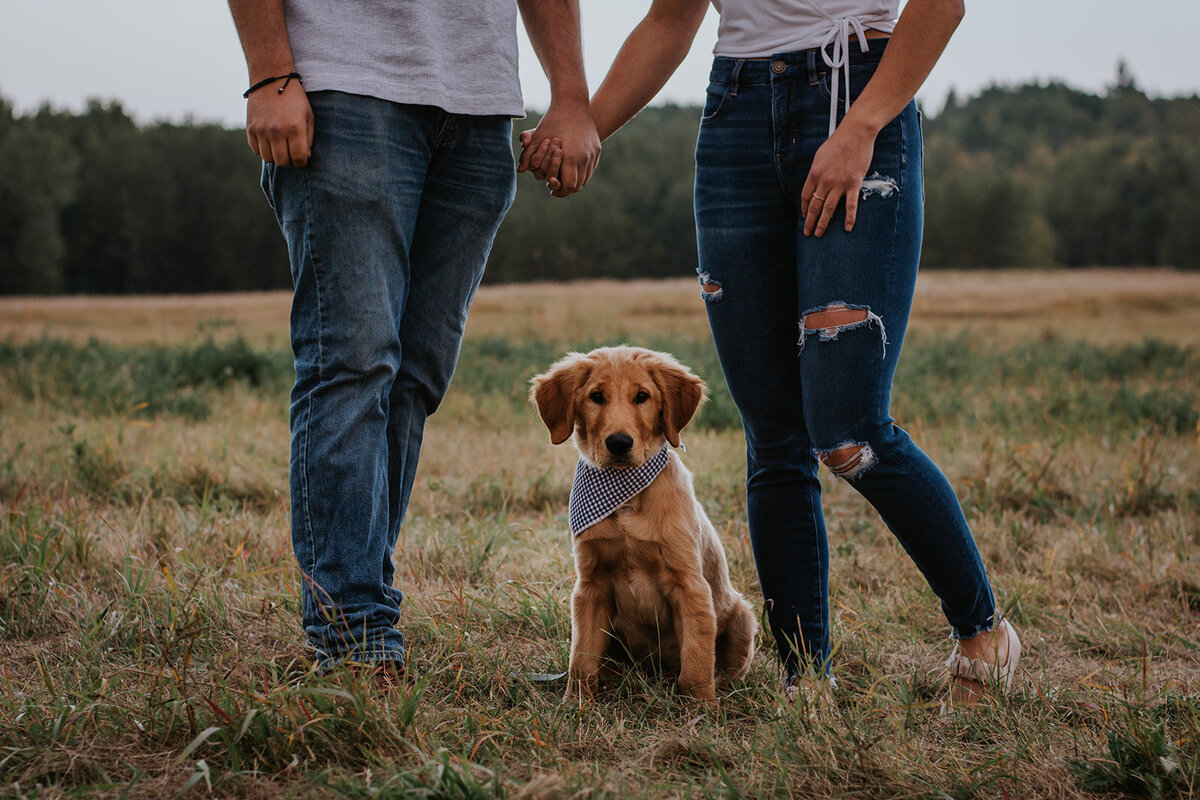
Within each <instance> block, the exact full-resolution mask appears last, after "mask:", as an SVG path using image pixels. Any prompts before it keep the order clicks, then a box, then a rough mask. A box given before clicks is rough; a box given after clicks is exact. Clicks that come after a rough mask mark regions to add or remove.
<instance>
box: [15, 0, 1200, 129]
mask: <svg viewBox="0 0 1200 800" xmlns="http://www.w3.org/2000/svg"><path fill="white" fill-rule="evenodd" d="M435 1H437V0H435ZM648 4H649V3H648V0H640V1H635V0H583V36H584V55H585V59H586V63H587V70H588V78H589V83H590V84H591V86H592V87H593V88H594V87H595V86H597V85H598V84H599V82H600V79H601V78H602V77H603V75H604V72H605V70H606V69H607V67H608V65H609V63H610V62H611V60H612V57H613V55H615V53H616V51H617V49H618V48H619V47H620V44H621V42H622V40H623V39H624V37H625V35H626V34H627V33H628V32H629V29H630V28H631V27H632V26H633V25H634V23H635V22H636V21H637V20H638V19H640V17H641V15H642V14H643V13H644V12H645V9H646V8H647V6H648ZM1197 30H1200V0H1142V1H1141V2H1136V3H1117V2H1114V0H1007V2H995V1H991V2H982V1H980V0H967V16H966V19H965V20H964V21H963V24H962V26H961V27H960V28H959V30H958V33H956V34H955V37H954V39H953V40H952V41H951V43H950V46H949V48H948V49H947V51H946V54H945V55H944V56H943V57H942V60H941V61H940V62H939V64H938V66H937V68H936V69H935V70H934V72H933V74H932V75H931V76H930V78H929V80H928V82H927V83H926V85H925V88H924V89H923V90H922V91H921V93H920V94H919V95H918V97H919V98H920V100H921V101H922V102H923V103H924V104H925V105H926V107H927V109H929V110H932V111H936V110H937V109H938V108H940V107H941V105H942V102H943V101H944V99H945V97H946V93H947V91H948V90H949V89H950V88H951V87H954V88H955V89H956V90H957V91H958V93H959V94H960V96H966V95H970V94H974V93H976V92H978V91H979V90H981V89H982V88H984V87H986V86H988V85H989V84H992V83H999V84H1013V83H1023V82H1026V81H1029V80H1040V81H1046V80H1050V79H1058V80H1062V81H1065V82H1066V83H1068V84H1070V85H1072V86H1075V87H1077V88H1080V89H1085V90H1089V91H1096V92H1102V91H1104V88H1105V86H1106V85H1108V84H1109V83H1111V82H1112V80H1113V77H1114V75H1115V73H1116V64H1117V61H1118V59H1124V60H1125V61H1126V62H1127V63H1128V65H1129V68H1130V71H1131V72H1132V74H1133V76H1134V77H1135V79H1136V80H1137V82H1138V84H1139V85H1140V86H1141V87H1142V88H1144V89H1145V90H1147V91H1148V92H1150V93H1152V94H1166V95H1177V94H1188V95H1190V94H1196V93H1200V67H1198V66H1197V65H1196V62H1195V61H1193V60H1192V55H1191V50H1192V46H1193V42H1194V39H1195V37H1196V32H1197ZM521 40H522V44H521V46H522V50H521V78H522V83H523V86H524V91H525V102H526V105H527V106H528V107H529V108H536V109H544V108H545V106H546V104H547V103H548V102H549V99H550V98H549V87H548V85H547V83H546V81H545V78H544V77H543V76H542V74H541V72H540V70H539V69H538V64H537V59H536V58H535V57H534V55H533V53H532V50H531V49H530V48H529V45H528V42H527V41H526V40H525V38H524V32H523V31H522V34H521ZM715 40H716V14H715V13H714V12H713V11H711V9H710V11H709V15H708V18H707V19H706V21H705V23H704V26H703V27H702V28H701V30H700V33H699V35H698V36H697V37H696V42H695V45H694V46H693V48H692V52H691V55H690V56H689V57H688V59H687V60H686V61H685V62H684V64H683V66H682V67H681V68H680V70H679V72H677V73H676V75H675V77H674V78H673V79H672V80H671V82H670V83H668V84H667V86H666V88H665V89H664V90H663V92H662V94H661V95H660V96H659V101H668V100H669V101H675V102H679V103H699V102H701V101H702V100H703V97H704V88H705V85H706V84H707V74H708V67H709V64H710V61H711V55H710V54H711V51H712V46H713V43H714V42H715ZM245 84H246V70H245V64H244V62H243V60H242V54H241V48H240V47H239V45H238V40H237V34H236V32H235V31H234V28H233V22H232V21H231V19H230V16H229V10H228V7H227V6H226V5H225V3H224V2H222V0H0V96H3V97H4V98H5V99H6V100H8V101H9V102H11V103H14V104H15V105H16V107H17V110H18V112H25V111H31V110H34V109H36V108H37V106H38V105H40V104H41V103H43V102H47V101H48V102H49V103H51V104H52V105H53V106H55V107H56V108H65V109H71V110H78V109H81V108H82V107H83V105H84V102H85V101H86V99H88V98H93V97H95V98H100V99H103V100H113V99H116V100H120V101H121V102H122V103H123V104H124V106H125V108H126V110H128V111H129V112H130V113H131V114H133V116H134V117H135V118H136V119H137V120H138V121H140V122H151V121H154V120H158V119H170V120H175V121H182V120H184V119H185V118H189V117H190V118H192V119H194V120H197V121H205V122H208V121H212V122H219V123H222V124H225V125H228V126H231V127H232V126H240V125H241V124H242V122H243V119H244V117H243V115H244V112H245V105H244V103H245V101H243V100H242V98H241V92H242V90H243V89H244V88H245Z"/></svg>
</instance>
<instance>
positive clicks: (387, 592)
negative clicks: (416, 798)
mask: <svg viewBox="0 0 1200 800" xmlns="http://www.w3.org/2000/svg"><path fill="white" fill-rule="evenodd" d="M309 101H310V103H311V105H312V109H313V116H314V131H315V133H314V140H313V148H312V160H311V161H310V162H309V165H308V166H307V167H306V168H304V169H286V168H277V167H275V166H274V165H271V164H268V165H265V167H264V170H263V189H264V191H265V192H266V194H267V197H268V199H269V200H270V203H271V206H272V207H273V208H274V210H275V213H276V216H277V218H278V220H279V224H280V227H281V228H282V229H283V233H284V237H285V238H286V240H287V244H288V251H289V257H290V260H291V269H292V281H293V284H294V287H295V295H294V297H293V301H292V314H291V339H292V351H293V354H294V355H295V360H296V384H295V387H294V388H293V389H292V397H291V412H290V418H291V432H292V443H291V465H290V483H291V497H292V545H293V549H294V551H295V554H296V559H297V561H298V562H299V565H300V571H301V573H302V587H301V593H302V600H303V609H302V616H303V623H304V629H305V631H306V632H307V634H308V640H309V644H310V645H311V646H312V647H313V648H314V649H315V651H316V654H317V656H318V659H319V661H320V663H321V664H322V665H323V666H329V665H331V664H333V663H336V662H338V661H341V660H346V659H348V660H354V661H389V660H392V661H402V660H403V658H404V638H403V636H402V635H401V633H400V631H399V630H397V628H396V623H397V621H398V620H399V618H400V603H401V601H402V599H403V594H402V593H401V592H400V591H399V590H398V589H396V588H395V587H393V586H392V579H393V573H394V569H393V566H392V548H393V546H394V545H395V542H396V536H397V533H398V532H399V529H400V523H401V521H402V520H403V518H404V511H405V507H406V506H407V504H408V499H409V495H410V493H411V492H412V487H413V476H414V474H415V473H416V470H417V457H418V454H419V453H420V449H421V440H422V437H423V435H424V429H425V420H426V418H427V417H428V416H429V415H430V414H432V413H433V412H434V410H435V409H436V408H437V407H438V404H439V403H440V402H441V400H442V398H443V396H444V395H445V393H446V389H447V387H448V386H449V384H450V378H451V375H452V374H453V372H454V365H455V362H456V361H457V358H458V352H459V346H460V343H461V340H462V335H463V329H464V326H465V324H466V319H467V309H468V306H469V305H470V303H471V299H472V298H473V297H474V295H475V290H476V289H477V288H478V286H479V282H480V280H481V278H482V277H483V270H484V264H485V263H486V261H487V256H488V252H489V250H490V249H491V245H492V240H493V238H494V237H495V234H496V230H497V229H498V227H499V225H500V221H501V219H502V218H503V217H504V214H505V212H506V211H507V210H508V207H509V205H510V204H511V203H512V199H513V194H514V191H515V183H516V175H515V172H514V167H513V157H512V140H511V135H512V122H511V120H510V119H509V118H508V117H471V116H462V115H455V114H448V113H446V112H444V111H442V110H440V109H437V108H432V107H427V106H406V105H400V104H396V103H390V102H386V101H383V100H377V99H374V98H370V97H363V96H357V95H348V94H342V93H338V92H314V93H311V94H310V95H309Z"/></svg>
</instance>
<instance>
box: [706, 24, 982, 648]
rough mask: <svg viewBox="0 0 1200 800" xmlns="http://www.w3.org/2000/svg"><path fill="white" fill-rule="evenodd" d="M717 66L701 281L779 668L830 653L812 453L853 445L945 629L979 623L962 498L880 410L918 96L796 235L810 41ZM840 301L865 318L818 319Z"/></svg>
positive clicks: (824, 91)
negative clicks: (855, 199) (816, 223)
mask: <svg viewBox="0 0 1200 800" xmlns="http://www.w3.org/2000/svg"><path fill="white" fill-rule="evenodd" d="M884 46H885V42H884V41H883V40H873V41H871V43H870V52H869V53H865V54H864V53H860V52H859V49H858V47H856V46H855V47H851V52H852V55H851V63H852V66H851V81H850V83H851V92H852V96H857V94H858V93H859V92H860V91H861V90H862V88H863V86H864V85H865V84H866V82H867V80H868V79H869V78H870V77H871V75H872V74H873V72H874V70H875V67H876V65H877V64H878V61H879V58H880V56H881V55H882V52H883V50H884ZM711 80H712V83H711V85H710V86H709V90H708V100H707V105H706V107H705V109H704V117H703V120H702V122H701V128H700V136H699V141H698V143H697V147H696V225H697V229H698V237H699V249H700V269H699V272H700V283H701V284H702V294H703V296H704V298H705V300H706V301H707V302H706V303H705V307H706V308H707V310H708V316H709V322H710V325H711V327H712V332H713V336H714V339H715V341H716V346H717V352H718V354H719V356H720V359H721V366H722V369H723V371H724V373H725V377H726V380H727V382H728V384H729V389H730V392H731V393H732V395H733V399H734V401H735V402H736V403H737V407H738V410H739V411H740V413H741V416H742V423H743V427H744V429H745V433H746V445H747V464H748V466H747V481H746V486H747V506H748V515H749V526H750V536H751V541H752V544H753V548H754V557H755V561H756V563H757V567H758V574H759V580H760V583H761V584H762V591H763V596H764V598H765V600H766V603H767V609H768V619H769V620H770V624H771V629H772V632H773V633H774V636H775V639H776V642H777V644H778V646H779V652H780V655H781V657H782V658H783V660H784V662H785V665H787V666H789V667H792V668H794V667H795V666H796V665H797V664H811V665H816V666H817V667H818V668H826V669H827V668H828V659H829V655H830V638H829V600H828V597H829V549H828V545H827V541H826V531H825V523H824V520H823V517H822V514H821V484H820V482H819V480H818V478H817V464H818V458H819V457H820V456H822V455H829V454H831V453H833V452H834V451H838V450H841V449H842V448H847V447H849V448H857V452H858V454H859V458H858V460H857V461H856V462H855V463H854V464H853V465H852V468H851V469H849V470H847V472H846V474H845V475H844V476H843V477H845V478H846V479H847V481H848V482H849V483H850V485H852V486H853V487H854V488H855V489H857V490H858V491H859V492H861V493H862V494H863V496H864V497H866V498H867V500H868V501H870V502H871V504H872V505H873V506H874V507H875V509H876V510H877V511H878V512H879V513H880V515H881V516H882V518H883V520H884V522H886V523H887V525H888V527H889V528H891V530H892V532H893V533H894V534H895V535H896V537H897V538H898V539H899V540H900V543H901V544H902V545H903V546H904V548H905V550H907V551H908V554H909V556H911V557H912V559H913V561H915V562H916V564H917V566H918V567H919V568H920V570H921V572H922V573H923V574H924V576H925V578H926V580H927V581H928V582H929V585H930V586H931V587H932V588H933V590H934V592H935V593H936V594H937V596H938V597H939V598H940V599H941V602H942V609H943V611H944V613H945V615H946V618H947V619H948V620H949V622H950V625H951V628H952V632H953V635H954V636H956V637H959V638H966V637H970V636H972V635H974V634H976V633H979V632H980V631H983V630H988V629H990V628H991V627H992V625H993V623H994V620H993V616H994V614H995V608H994V602H993V598H992V592H991V588H990V586H989V583H988V578H987V573H986V572H985V570H984V567H983V562H982V560H981V559H980V556H979V551H978V549H977V548H976V546H975V542H974V540H973V539H972V537H971V532H970V530H969V528H968V527H967V522H966V519H965V518H964V516H963V512H962V509H961V508H960V506H959V503H958V500H957V498H956V497H955V495H954V492H953V490H952V489H951V487H950V485H949V483H948V482H947V480H946V478H945V477H944V476H943V475H942V473H941V472H940V471H939V470H938V468H937V466H935V465H934V463H933V462H932V461H930V459H929V458H928V457H927V456H926V455H925V453H923V452H922V451H921V450H920V449H919V448H918V447H917V446H916V445H915V444H914V443H913V442H912V440H911V439H910V438H909V437H908V435H907V434H906V433H905V432H904V431H903V430H901V429H900V428H899V427H898V426H896V425H895V424H894V421H893V419H892V417H891V415H890V410H889V408H890V396H891V386H892V376H893V374H894V372H895V369H896V362H897V360H898V359H899V356H900V348H901V345H902V344H903V341H904V333H905V328H906V327H907V324H908V315H909V310H910V307H911V305H912V296H913V288H914V285H915V282H916V276H917V261H918V257H919V254H920V247H921V227H922V223H923V219H922V213H923V212H922V206H923V202H924V196H923V189H922V182H921V132H920V124H919V118H918V114H917V109H916V106H915V105H913V104H911V103H910V104H909V106H908V107H907V108H905V109H904V111H903V112H902V113H901V114H900V115H899V116H898V117H897V118H896V119H894V120H892V122H891V123H889V124H888V125H887V126H886V127H885V128H884V129H883V130H882V131H881V132H880V134H879V136H878V138H877V139H876V142H875V152H874V156H873V160H872V163H871V166H870V169H869V170H868V172H867V176H866V177H867V181H866V182H865V183H864V185H863V189H862V192H861V194H860V201H859V205H858V218H857V221H856V224H855V226H854V230H853V231H852V232H850V233H847V232H846V231H845V230H844V228H843V223H844V216H843V212H842V211H839V213H838V214H837V216H835V218H834V220H833V224H832V225H831V226H830V228H829V230H828V231H827V232H826V233H825V235H824V236H822V237H820V238H817V237H805V236H804V235H803V226H804V221H803V219H802V218H801V216H800V215H799V213H798V210H797V206H798V205H799V199H800V193H801V189H802V188H803V186H804V181H805V178H806V177H807V174H808V170H809V167H810V166H811V164H812V159H813V155H814V153H815V152H816V150H817V148H818V147H820V145H821V144H822V143H823V142H824V141H825V140H826V138H827V135H828V126H829V102H830V94H829V91H830V89H829V83H830V81H829V72H828V68H827V67H826V66H825V64H824V62H823V60H822V59H821V55H820V51H819V50H809V51H802V52H794V53H785V54H781V55H778V56H775V57H773V58H772V59H769V60H762V61H756V60H734V59H728V58H717V59H716V60H715V62H714V65H713V70H712V78H711ZM840 110H841V111H843V112H844V109H840ZM842 307H844V308H846V309H850V310H855V311H857V312H859V313H858V314H857V316H861V317H864V318H863V319H862V320H861V321H859V322H856V323H854V324H850V325H843V326H832V327H831V326H826V325H823V324H813V323H814V322H815V320H816V318H818V317H820V316H821V314H820V312H822V311H825V310H828V309H830V308H842ZM864 312H865V313H864ZM810 316H812V317H813V320H812V321H810V322H809V324H805V321H806V320H809V318H810Z"/></svg>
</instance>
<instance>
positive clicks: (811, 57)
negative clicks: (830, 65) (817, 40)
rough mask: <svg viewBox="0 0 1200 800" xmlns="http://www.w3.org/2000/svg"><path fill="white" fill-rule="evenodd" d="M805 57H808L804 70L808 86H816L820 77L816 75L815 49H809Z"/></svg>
mask: <svg viewBox="0 0 1200 800" xmlns="http://www.w3.org/2000/svg"><path fill="white" fill-rule="evenodd" d="M805 55H806V56H807V57H808V63H807V64H805V68H806V69H807V70H808V85H809V86H816V85H817V83H818V82H819V81H820V76H819V75H818V74H817V50H816V48H815V47H810V48H809V49H808V50H807V51H806V52H805Z"/></svg>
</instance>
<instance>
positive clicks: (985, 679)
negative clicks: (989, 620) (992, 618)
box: [941, 619, 1021, 715]
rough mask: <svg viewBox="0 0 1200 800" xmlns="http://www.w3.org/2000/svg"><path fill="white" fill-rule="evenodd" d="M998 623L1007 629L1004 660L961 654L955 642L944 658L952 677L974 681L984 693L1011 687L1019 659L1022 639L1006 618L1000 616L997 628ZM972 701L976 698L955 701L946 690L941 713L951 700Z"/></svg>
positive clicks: (1006, 689)
mask: <svg viewBox="0 0 1200 800" xmlns="http://www.w3.org/2000/svg"><path fill="white" fill-rule="evenodd" d="M1001 625H1003V626H1004V627H1005V628H1007V630H1008V641H1007V645H1008V646H1007V648H1006V649H1007V656H1008V657H1007V658H1006V659H1005V661H1004V663H1003V664H1000V665H997V664H995V663H993V662H990V661H985V660H983V659H982V658H968V657H967V656H966V655H964V654H963V652H962V648H961V647H960V646H959V643H958V642H955V643H954V651H953V652H952V653H951V654H950V658H948V659H946V669H947V670H948V671H949V673H950V678H951V680H952V681H953V679H955V678H958V679H960V680H966V681H975V682H977V683H978V684H979V685H980V686H981V687H983V693H984V695H986V694H988V693H989V692H992V691H996V690H998V691H999V693H1000V694H1007V693H1008V692H1009V691H1010V690H1011V689H1012V684H1013V678H1014V676H1015V675H1016V674H1017V662H1018V661H1020V659H1021V639H1020V638H1019V637H1018V636H1017V631H1016V629H1015V628H1014V627H1013V626H1012V625H1010V624H1009V623H1008V620H1006V619H1002V620H1000V623H999V624H998V625H997V626H996V628H997V629H999V627H1000V626H1001ZM997 655H999V653H997ZM973 702H975V701H974V700H972V701H962V700H958V701H954V700H953V694H948V695H947V696H946V699H945V700H944V701H942V709H941V710H942V714H943V715H945V714H947V713H949V712H951V711H952V710H953V708H952V706H953V705H954V704H958V705H971V704H972V703H973Z"/></svg>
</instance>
